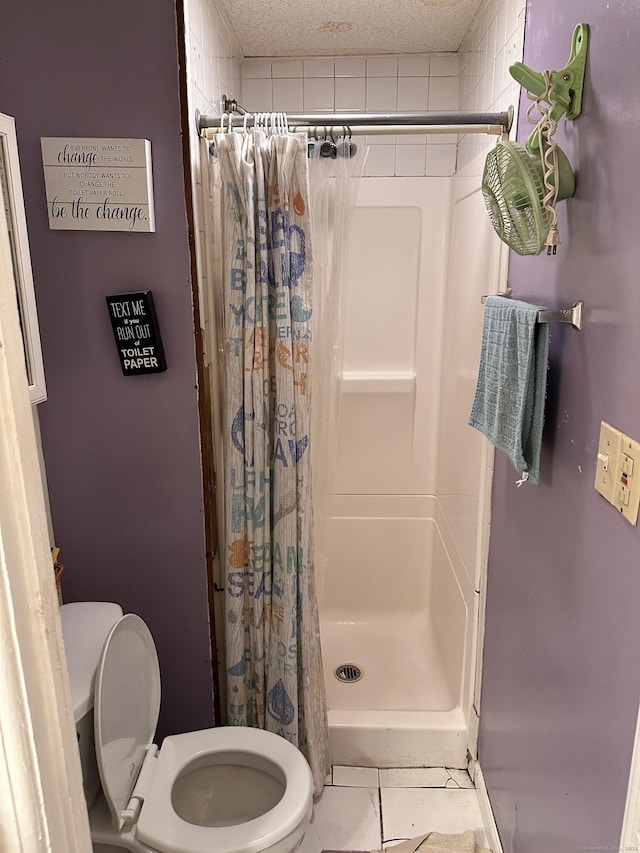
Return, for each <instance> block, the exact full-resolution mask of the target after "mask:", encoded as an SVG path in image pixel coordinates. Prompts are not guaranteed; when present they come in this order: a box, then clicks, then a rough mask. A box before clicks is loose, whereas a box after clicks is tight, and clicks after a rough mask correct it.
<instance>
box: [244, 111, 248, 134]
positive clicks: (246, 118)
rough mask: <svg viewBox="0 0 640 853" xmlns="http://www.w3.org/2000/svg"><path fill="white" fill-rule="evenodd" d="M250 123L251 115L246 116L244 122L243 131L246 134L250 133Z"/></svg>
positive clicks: (246, 114)
mask: <svg viewBox="0 0 640 853" xmlns="http://www.w3.org/2000/svg"><path fill="white" fill-rule="evenodd" d="M248 122H249V113H245V114H244V121H243V122H242V129H243V131H244V133H247V131H248Z"/></svg>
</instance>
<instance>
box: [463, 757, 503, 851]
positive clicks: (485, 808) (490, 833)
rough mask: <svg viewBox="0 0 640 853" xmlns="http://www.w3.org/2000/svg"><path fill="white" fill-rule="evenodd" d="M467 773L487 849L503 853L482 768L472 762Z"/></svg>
mask: <svg viewBox="0 0 640 853" xmlns="http://www.w3.org/2000/svg"><path fill="white" fill-rule="evenodd" d="M469 773H470V775H471V778H472V779H473V781H474V784H475V786H476V793H477V795H478V803H479V805H480V812H481V814H482V820H483V822H484V831H485V832H486V834H487V841H488V844H489V849H490V850H491V851H492V853H504V851H503V849H502V843H501V841H500V836H499V835H498V827H497V826H496V819H495V817H494V816H493V809H492V808H491V801H490V800H489V792H488V791H487V786H486V784H485V781H484V775H483V773H482V768H481V767H480V764H479V763H478V762H477V761H473V762H471V763H470V764H469Z"/></svg>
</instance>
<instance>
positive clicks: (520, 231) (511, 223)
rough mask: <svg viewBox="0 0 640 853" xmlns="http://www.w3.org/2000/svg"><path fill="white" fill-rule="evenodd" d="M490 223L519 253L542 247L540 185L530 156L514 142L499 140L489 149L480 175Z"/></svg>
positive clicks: (544, 226)
mask: <svg viewBox="0 0 640 853" xmlns="http://www.w3.org/2000/svg"><path fill="white" fill-rule="evenodd" d="M482 194H483V196H484V200H485V204H486V206H487V210H488V211H489V216H490V218H491V223H492V225H493V227H494V229H495V231H496V232H497V234H498V236H499V237H500V239H501V240H503V241H504V242H505V243H507V245H508V246H510V247H511V248H512V249H513V250H514V251H515V252H517V253H518V254H520V255H538V254H540V252H541V251H542V249H543V248H544V242H545V239H546V236H547V231H548V228H549V216H548V213H547V211H546V210H545V209H544V206H543V203H542V201H543V197H544V187H543V183H542V178H541V175H540V172H539V170H538V169H536V166H535V162H534V160H533V158H532V157H531V156H530V155H529V154H528V153H527V152H526V151H525V149H524V148H522V146H520V145H518V144H517V143H515V142H508V143H503V142H499V143H498V144H497V145H496V147H495V148H494V149H493V150H492V151H490V152H489V154H488V156H487V159H486V163H485V169H484V175H483V179H482Z"/></svg>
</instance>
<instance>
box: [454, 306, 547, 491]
mask: <svg viewBox="0 0 640 853" xmlns="http://www.w3.org/2000/svg"><path fill="white" fill-rule="evenodd" d="M541 310H544V308H543V306H541V305H529V304H527V303H526V302H519V301H518V300H516V299H505V298H504V297H502V296H489V297H488V298H487V300H486V305H485V312H484V326H483V329H482V349H481V352H480V368H479V371H478V385H477V387H476V396H475V399H474V401H473V407H472V409H471V417H470V418H469V425H470V426H472V427H475V428H476V429H478V430H480V432H482V433H484V435H486V436H487V438H488V439H489V441H490V442H492V444H495V446H496V447H497V448H498V450H502V451H503V452H504V453H506V454H507V456H508V457H509V459H510V460H511V462H512V463H513V466H514V468H515V469H516V471H518V472H519V473H522V477H523V480H527V481H528V482H529V483H537V482H539V480H540V450H541V446H542V427H543V423H544V403H545V396H546V390H547V360H548V358H549V326H548V325H547V324H546V323H538V322H537V317H538V311H541Z"/></svg>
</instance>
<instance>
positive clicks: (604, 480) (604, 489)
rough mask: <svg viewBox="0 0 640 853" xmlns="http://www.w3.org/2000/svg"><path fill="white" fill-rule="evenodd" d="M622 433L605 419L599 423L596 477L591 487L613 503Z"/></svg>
mask: <svg viewBox="0 0 640 853" xmlns="http://www.w3.org/2000/svg"><path fill="white" fill-rule="evenodd" d="M621 443H622V433H621V432H620V430H619V429H616V428H615V427H613V426H611V424H608V423H607V422H606V421H602V423H601V424H600V441H599V442H598V458H597V460H596V479H595V482H594V484H593V487H594V488H595V489H596V491H598V492H600V494H601V495H602V497H603V498H605V499H606V500H608V501H609V503H610V504H612V503H614V500H615V498H616V489H617V483H618V459H619V457H620V445H621Z"/></svg>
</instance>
